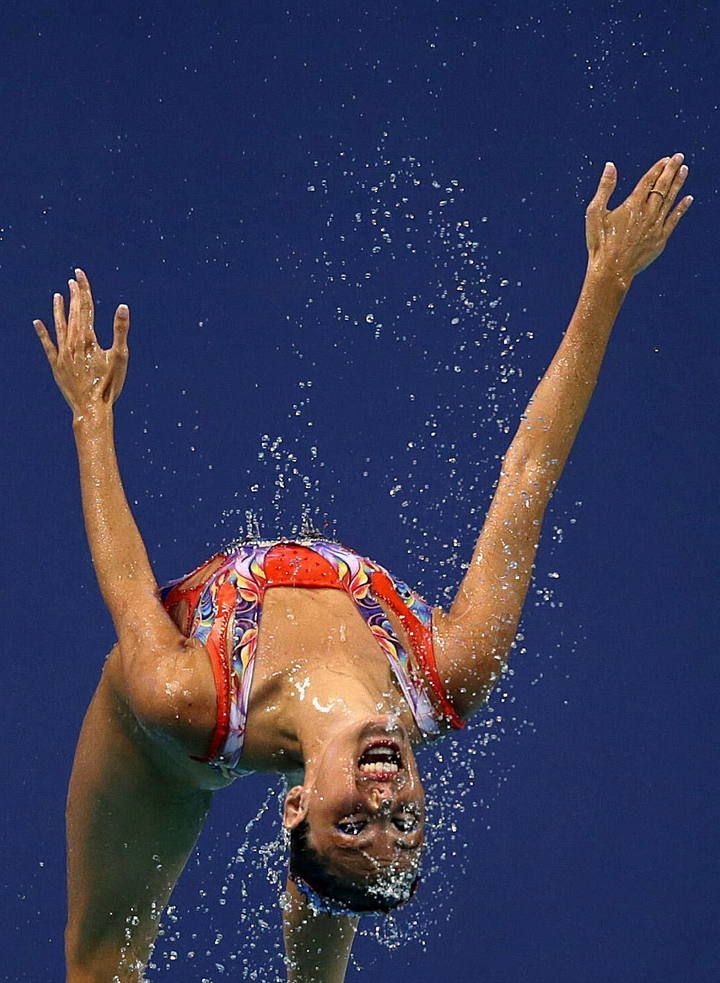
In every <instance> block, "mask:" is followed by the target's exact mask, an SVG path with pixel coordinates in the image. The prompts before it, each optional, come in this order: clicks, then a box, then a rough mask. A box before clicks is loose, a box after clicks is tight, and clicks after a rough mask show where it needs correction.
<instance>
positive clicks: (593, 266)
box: [585, 154, 693, 287]
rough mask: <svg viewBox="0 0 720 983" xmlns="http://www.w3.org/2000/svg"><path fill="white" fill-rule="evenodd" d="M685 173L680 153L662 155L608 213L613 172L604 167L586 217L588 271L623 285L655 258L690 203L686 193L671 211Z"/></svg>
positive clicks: (613, 168) (607, 166) (613, 170)
mask: <svg viewBox="0 0 720 983" xmlns="http://www.w3.org/2000/svg"><path fill="white" fill-rule="evenodd" d="M687 173H688V169H687V167H686V166H685V165H684V164H683V155H682V154H673V156H672V157H663V158H662V159H661V160H659V161H657V163H655V164H653V166H652V167H651V168H650V170H649V171H648V172H647V173H646V174H645V175H644V176H643V177H642V178H640V181H639V182H638V183H637V185H636V187H635V190H634V191H633V192H632V194H631V195H629V196H628V197H627V198H626V199H625V201H624V202H623V203H622V204H621V205H619V206H618V207H617V208H614V209H612V210H610V209H608V207H607V206H608V201H609V199H610V196H611V195H612V193H613V191H614V190H615V186H616V184H617V169H616V168H615V165H614V164H611V163H608V164H606V165H605V169H604V171H603V173H602V177H601V178H600V183H599V185H598V189H597V192H596V194H595V197H594V198H593V200H592V201H591V202H590V204H589V205H588V208H587V212H586V216H585V228H586V239H587V247H588V257H589V269H590V270H593V271H597V272H601V273H611V274H613V275H614V276H616V277H617V279H618V280H619V281H620V283H621V284H622V285H623V286H624V287H628V286H629V285H630V283H631V282H632V279H633V277H634V276H635V274H636V273H639V272H640V271H641V270H644V269H645V267H646V266H649V265H650V263H652V262H653V260H655V259H657V257H658V256H659V255H660V253H661V252H662V251H663V249H664V248H665V246H666V244H667V241H668V239H669V238H670V236H671V235H672V233H673V232H674V231H675V229H676V228H677V225H678V222H679V221H680V219H681V218H682V217H683V215H684V214H685V212H686V211H687V210H688V208H689V207H690V205H691V204H692V201H693V199H692V196H691V195H686V196H685V197H684V198H683V199H682V200H681V201H680V203H679V204H678V206H677V207H676V208H675V209H673V205H674V204H675V200H676V198H677V196H678V194H679V193H680V189H681V188H682V186H683V184H684V182H685V178H686V177H687Z"/></svg>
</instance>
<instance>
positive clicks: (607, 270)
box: [585, 258, 634, 302]
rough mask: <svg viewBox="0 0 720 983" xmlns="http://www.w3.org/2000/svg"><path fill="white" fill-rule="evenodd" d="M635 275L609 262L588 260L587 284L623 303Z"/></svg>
mask: <svg viewBox="0 0 720 983" xmlns="http://www.w3.org/2000/svg"><path fill="white" fill-rule="evenodd" d="M633 279H634V274H633V273H630V272H629V271H627V270H624V269H621V268H620V267H619V266H617V265H615V264H611V263H608V262H607V261H599V260H593V259H592V258H588V264H587V269H586V270H585V282H586V283H587V284H589V285H591V286H594V287H597V288H599V289H601V290H603V291H607V292H608V293H609V294H611V295H613V296H614V297H615V298H616V299H618V300H619V301H620V302H622V301H623V300H624V299H625V295H626V294H627V292H628V290H629V289H630V287H631V286H632V282H633Z"/></svg>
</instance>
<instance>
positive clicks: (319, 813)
mask: <svg viewBox="0 0 720 983" xmlns="http://www.w3.org/2000/svg"><path fill="white" fill-rule="evenodd" d="M378 747H385V748H387V749H388V750H389V751H391V752H392V753H393V755H394V761H395V763H396V764H397V765H399V767H398V769H397V771H393V770H392V768H387V769H386V770H385V771H381V772H380V773H377V774H373V773H371V772H367V771H366V770H364V769H363V768H362V767H361V763H360V762H361V759H362V758H363V756H364V755H365V754H367V752H368V751H369V750H370V749H371V748H378ZM371 754H372V752H371ZM306 789H307V796H306V801H305V809H304V818H305V819H307V821H308V823H309V824H310V831H311V832H310V845H311V846H312V847H313V848H314V849H315V850H317V851H318V852H319V853H321V854H322V855H323V856H324V857H325V858H327V859H328V860H330V861H331V865H332V867H333V868H334V869H335V872H336V873H338V874H340V875H342V876H344V877H346V878H349V879H351V880H354V881H361V880H367V879H373V878H374V877H375V876H377V875H380V874H382V872H383V871H387V870H388V868H392V869H393V870H397V871H406V870H409V869H411V868H412V869H415V868H416V867H417V865H418V863H419V859H420V853H421V848H422V845H423V842H424V839H425V793H424V790H423V787H422V783H421V781H420V774H419V771H418V767H417V762H416V761H415V756H414V754H413V752H412V747H411V744H410V738H409V735H408V733H407V731H406V730H405V728H404V727H403V725H402V724H401V723H399V722H398V721H397V720H395V719H394V718H392V717H389V716H383V717H375V718H369V719H365V720H360V721H356V722H354V723H353V724H351V725H349V726H348V727H346V728H344V729H343V730H342V731H341V732H340V733H338V734H337V735H336V736H335V737H334V738H333V739H332V740H331V741H330V742H329V743H328V745H327V747H326V748H325V750H324V752H323V754H322V756H321V757H320V758H319V760H318V762H317V766H316V768H315V769H314V770H313V777H312V781H311V782H310V783H308V784H307V785H306ZM292 825H295V823H293V824H292Z"/></svg>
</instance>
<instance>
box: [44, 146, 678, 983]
mask: <svg viewBox="0 0 720 983" xmlns="http://www.w3.org/2000/svg"><path fill="white" fill-rule="evenodd" d="M686 176H687V167H686V166H685V165H684V164H683V157H682V155H681V154H674V155H673V156H671V157H664V158H662V160H659V161H658V162H657V163H656V164H654V165H653V166H652V167H651V168H650V170H649V171H648V172H647V173H646V174H645V175H644V176H643V177H642V178H641V180H640V181H639V183H638V184H637V186H636V188H635V190H634V191H633V192H632V194H631V195H630V196H629V197H628V198H627V199H626V200H625V201H624V202H623V203H622V204H621V205H620V206H619V207H617V208H614V209H610V208H609V207H608V203H609V199H610V196H611V194H612V192H613V190H614V189H615V186H616V183H617V173H616V169H615V167H614V166H613V165H612V164H608V165H606V167H605V169H604V171H603V174H602V177H601V178H600V182H599V185H598V188H597V192H596V194H595V197H594V198H593V200H592V201H591V203H590V205H589V207H588V209H587V213H586V240H587V249H588V263H587V270H586V274H585V279H584V282H583V285H582V290H581V293H580V297H579V300H578V303H577V307H576V309H575V312H574V314H573V316H572V318H571V320H570V323H569V325H568V328H567V330H566V332H565V334H564V336H563V339H562V342H561V344H560V347H559V349H558V351H557V353H556V354H555V356H554V358H553V360H552V362H551V364H550V366H549V368H548V369H547V371H546V373H545V375H544V376H543V378H542V379H541V381H540V383H539V384H538V386H537V388H536V390H535V392H534V394H533V396H532V398H531V399H530V402H529V405H528V407H527V409H526V411H525V413H524V414H523V416H522V419H521V422H520V425H519V429H518V430H517V433H516V435H515V437H514V439H513V440H512V443H511V444H510V447H509V449H508V451H507V453H506V454H505V457H504V458H503V462H502V467H501V471H500V477H499V480H498V483H497V487H496V490H495V494H494V498H493V500H492V503H491V505H490V508H489V510H488V514H487V517H486V520H485V523H484V525H483V528H482V531H481V532H480V536H479V539H478V540H477V544H476V546H475V550H474V553H473V555H472V559H471V562H470V565H469V567H468V569H467V572H466V574H465V576H464V578H463V580H462V583H461V584H460V587H459V589H458V592H457V595H456V597H455V599H454V600H453V603H452V604H451V605H450V607H449V609H448V610H443V609H441V608H433V607H430V606H429V605H428V604H427V603H426V602H425V601H424V600H423V599H422V598H421V597H420V596H419V595H418V594H416V593H415V592H414V591H413V590H412V589H411V588H410V587H408V586H407V585H406V584H404V583H403V582H402V581H400V580H398V579H397V578H396V577H393V576H392V575H391V574H390V573H389V571H387V570H386V569H385V568H384V567H383V566H381V565H380V564H379V563H377V562H375V561H373V560H370V559H368V558H367V557H365V556H363V555H362V554H359V553H356V552H354V551H353V550H351V549H350V548H348V547H346V546H343V545H341V544H338V543H334V542H331V541H329V540H324V539H303V540H297V541H292V542H286V541H280V542H272V543H267V542H250V543H243V544H240V545H237V544H235V545H234V546H232V547H229V548H228V549H226V550H224V551H222V552H220V553H217V554H216V555H215V556H213V557H212V558H211V559H209V560H207V561H206V562H205V563H203V564H202V565H201V566H200V567H198V568H197V569H196V570H195V571H193V573H191V574H189V575H187V576H186V577H183V578H181V579H180V580H177V581H174V582H173V583H172V584H169V585H167V586H166V587H164V588H163V589H162V590H161V589H160V587H159V586H158V584H157V583H156V581H155V577H154V576H153V571H152V568H151V566H150V563H149V560H148V556H147V552H146V550H145V546H144V544H143V541H142V538H141V536H140V533H139V531H138V529H137V526H136V524H135V522H134V519H133V516H132V514H131V511H130V508H129V506H128V502H127V500H126V497H125V493H124V491H123V486H122V483H121V479H120V473H119V471H118V464H117V459H116V455H115V447H114V437H113V404H114V403H115V401H116V399H117V398H118V396H119V395H120V392H121V390H122V387H123V383H124V381H125V375H126V370H127V364H128V347H127V337H128V328H129V312H128V308H127V307H126V306H125V305H120V306H119V307H118V308H117V310H116V312H115V316H114V336H113V344H112V347H111V348H110V349H108V350H104V349H102V348H101V347H100V346H99V345H98V341H97V338H96V335H95V331H94V308H93V299H92V294H91V290H90V283H89V282H88V278H87V276H86V274H85V273H84V272H83V271H82V270H80V269H78V270H76V271H75V275H76V279H73V280H70V281H69V285H70V307H69V312H68V315H67V317H66V314H65V305H64V299H63V297H62V295H61V294H59V293H57V294H55V297H54V302H53V314H54V322H55V333H56V341H55V342H53V340H52V339H51V337H50V334H49V332H48V330H47V329H46V327H45V325H44V324H43V322H42V321H35V322H34V324H35V328H36V331H37V333H38V336H39V338H40V341H41V343H42V345H43V348H44V350H45V354H46V355H47V358H48V361H49V363H50V366H51V369H52V372H53V376H54V378H55V381H56V383H57V385H58V386H59V388H60V390H61V392H62V394H63V396H64V397H65V399H66V400H67V402H68V404H69V405H70V408H71V410H72V418H73V431H74V436H75V442H76V448H77V454H78V461H79V468H80V482H81V492H82V504H83V514H84V519H85V526H86V530H87V536H88V540H89V545H90V550H91V554H92V559H93V563H94V567H95V571H96V574H97V578H98V582H99V586H100V590H101V592H102V596H103V598H104V600H105V603H106V604H107V607H108V609H109V611H110V614H111V617H112V619H113V622H114V625H115V629H116V632H117V643H116V645H115V646H114V647H113V649H112V651H111V652H110V654H109V656H108V657H107V659H106V661H105V664H104V667H103V670H102V675H101V678H100V682H99V685H98V687H97V690H96V692H95V695H94V697H93V699H92V702H91V704H90V707H89V709H88V712H87V715H86V717H85V720H84V723H83V726H82V731H81V734H80V738H79V742H78V746H77V752H76V755H75V761H74V765H73V771H72V777H71V781H70V788H69V794H68V803H67V835H68V912H69V915H68V923H67V929H66V934H65V942H66V945H65V950H66V964H67V977H66V978H67V981H68V983H86V981H91V980H92V981H103V983H110V981H119V983H126V981H127V983H137V981H141V980H142V979H143V972H144V967H145V966H146V965H147V963H148V960H149V958H150V955H151V953H152V947H153V944H154V941H155V938H156V935H157V932H158V927H159V922H160V918H161V915H162V912H163V910H164V908H165V906H166V904H167V902H168V899H169V897H170V894H171V892H172V890H173V887H174V886H175V883H176V882H177V879H178V878H179V876H180V874H181V872H182V869H183V867H184V865H185V863H186V862H187V860H188V857H189V855H190V853H191V851H192V849H193V846H194V844H195V842H196V840H197V837H198V835H199V833H200V830H201V828H202V826H203V823H204V821H205V817H206V815H207V813H208V809H209V807H210V802H211V799H212V798H213V795H214V794H215V792H217V791H218V790H219V789H221V788H224V787H225V786H227V785H229V784H230V783H231V782H233V781H234V780H235V779H236V778H237V777H239V776H240V775H242V774H245V773H247V772H248V771H266V772H280V773H283V774H284V775H285V776H286V779H287V793H286V795H285V798H284V805H283V824H284V827H285V829H286V831H287V836H288V839H289V842H290V861H289V870H288V879H287V889H286V892H285V894H284V896H283V898H282V899H281V905H280V907H281V909H282V921H283V930H284V939H285V947H286V954H287V958H286V965H287V975H288V980H289V981H291V983H341V981H342V980H344V978H345V971H346V966H347V963H348V958H349V953H350V948H351V945H352V942H353V936H354V934H355V930H356V927H357V924H358V920H359V918H360V917H361V916H362V915H363V914H366V913H369V912H374V913H384V912H388V911H391V910H392V909H393V908H395V907H397V906H398V905H402V904H405V903H407V902H408V901H409V900H410V898H411V897H412V895H413V893H414V891H415V890H416V887H417V883H418V877H419V869H420V855H421V852H422V846H423V842H424V838H425V801H424V793H423V786H422V782H421V778H420V774H419V772H418V767H417V764H416V761H415V756H414V749H415V748H416V747H417V746H418V745H420V744H422V743H423V742H425V741H433V740H438V739H442V737H443V735H445V734H447V733H449V732H450V731H452V729H453V728H460V727H462V726H463V725H464V722H465V721H466V720H467V719H468V718H469V717H472V715H473V714H475V713H477V712H478V711H479V710H480V709H481V708H482V706H483V704H484V703H485V701H486V700H487V698H488V694H489V693H490V691H491V690H492V688H493V686H494V684H495V682H496V681H497V679H498V677H499V676H500V674H501V672H502V670H503V667H504V665H505V661H506V659H507V656H508V652H509V650H510V647H511V644H512V642H513V640H514V637H515V633H516V628H517V624H518V621H519V618H520V614H521V611H522V607H523V603H524V600H525V596H526V594H527V590H528V585H529V582H530V577H531V572H532V567H533V560H534V557H535V553H536V550H537V547H538V541H539V538H540V531H541V527H542V521H543V517H544V514H545V509H546V507H547V505H548V502H549V500H550V497H551V495H552V493H553V490H554V488H555V486H556V485H557V482H558V479H559V478H560V475H561V473H562V471H563V468H564V466H565V462H566V460H567V457H568V454H569V453H570V449H571V447H572V445H573V442H574V440H575V435H576V433H577V431H578V428H579V426H580V423H581V422H582V419H583V417H584V415H585V411H586V409H587V406H588V403H589V401H590V397H591V395H592V392H593V390H594V388H595V385H596V382H597V378H598V373H599V371H600V366H601V364H602V361H603V356H604V353H605V349H606V346H607V343H608V340H609V337H610V332H611V330H612V327H613V324H614V322H615V319H616V316H617V314H618V312H619V310H620V307H621V305H622V303H623V300H624V298H625V296H626V294H627V292H628V290H629V288H630V286H631V284H632V281H633V279H634V278H635V276H636V274H637V273H639V272H640V271H641V270H643V269H644V268H645V267H647V266H648V265H649V264H650V263H652V262H653V260H654V259H656V258H657V257H658V256H659V255H660V253H661V252H662V251H663V249H664V248H665V245H666V243H667V241H668V239H669V237H670V236H671V235H672V233H673V232H674V230H675V228H676V227H677V225H678V223H679V222H680V219H681V218H682V216H683V215H684V214H685V212H686V211H687V210H688V208H689V207H690V204H691V203H692V198H691V197H689V196H686V197H683V198H682V199H681V200H680V202H679V203H678V204H677V205H675V202H676V199H677V197H678V195H679V193H680V190H681V188H682V186H683V184H684V182H685V179H686Z"/></svg>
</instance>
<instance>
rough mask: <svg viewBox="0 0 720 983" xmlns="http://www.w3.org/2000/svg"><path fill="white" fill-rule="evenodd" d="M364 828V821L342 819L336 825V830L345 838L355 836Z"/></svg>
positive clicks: (365, 823)
mask: <svg viewBox="0 0 720 983" xmlns="http://www.w3.org/2000/svg"><path fill="white" fill-rule="evenodd" d="M366 826H367V822H366V821H365V820H364V819H343V821H342V822H340V823H338V824H337V828H338V829H339V830H340V832H341V833H344V834H345V835H346V836H357V835H358V833H361V832H362V831H363V830H364V829H365V827H366Z"/></svg>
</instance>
